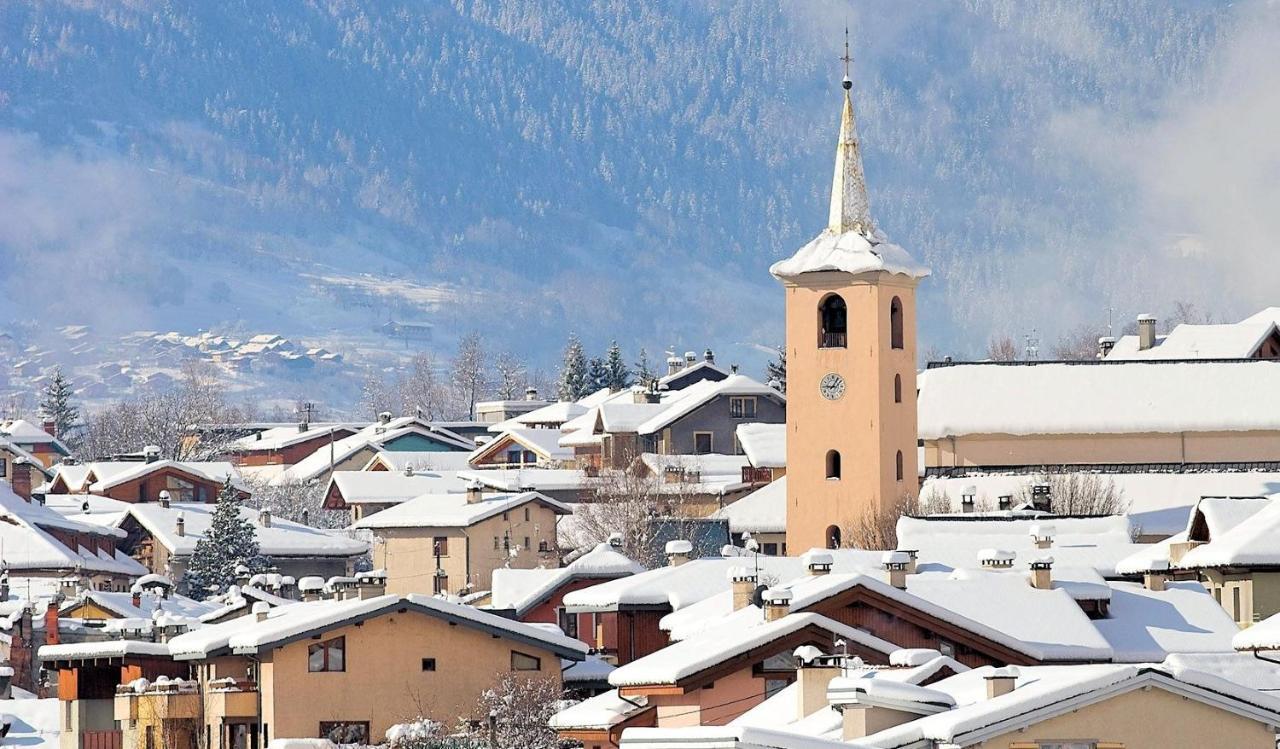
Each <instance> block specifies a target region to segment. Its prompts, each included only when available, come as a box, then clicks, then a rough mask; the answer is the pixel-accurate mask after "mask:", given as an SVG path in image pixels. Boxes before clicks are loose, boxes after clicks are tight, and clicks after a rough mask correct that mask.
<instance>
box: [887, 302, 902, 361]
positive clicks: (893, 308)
mask: <svg viewBox="0 0 1280 749" xmlns="http://www.w3.org/2000/svg"><path fill="white" fill-rule="evenodd" d="M889 346H890V347H892V348H896V349H900V348H902V346H903V344H902V300H901V299H899V298H898V297H896V296H895V297H894V298H893V301H891V302H889Z"/></svg>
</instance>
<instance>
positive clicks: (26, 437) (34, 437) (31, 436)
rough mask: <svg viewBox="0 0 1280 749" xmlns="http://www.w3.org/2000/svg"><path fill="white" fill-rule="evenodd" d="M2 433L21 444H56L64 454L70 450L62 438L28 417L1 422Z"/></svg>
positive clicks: (0, 430)
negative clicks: (32, 421)
mask: <svg viewBox="0 0 1280 749" xmlns="http://www.w3.org/2000/svg"><path fill="white" fill-rule="evenodd" d="M0 435H2V436H4V437H7V438H8V439H9V441H11V442H16V443H18V444H20V445H54V446H55V447H56V448H57V449H58V450H59V451H60V452H62V453H63V454H64V455H65V454H67V453H69V452H70V450H68V449H67V446H66V444H64V443H63V442H62V440H60V439H58V438H57V437H54V436H53V435H52V434H49V433H48V432H46V431H45V430H44V429H42V428H41V427H39V426H37V425H35V424H32V423H31V422H29V421H27V420H26V419H14V420H13V421H6V422H4V423H0Z"/></svg>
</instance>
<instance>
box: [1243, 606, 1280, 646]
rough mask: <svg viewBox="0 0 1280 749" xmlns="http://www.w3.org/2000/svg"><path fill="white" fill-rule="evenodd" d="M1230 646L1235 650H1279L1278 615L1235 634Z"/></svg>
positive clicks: (1279, 622)
mask: <svg viewBox="0 0 1280 749" xmlns="http://www.w3.org/2000/svg"><path fill="white" fill-rule="evenodd" d="M1231 645H1232V647H1234V648H1235V649H1236V650H1280V614H1272V615H1271V616H1269V617H1267V618H1266V619H1263V620H1262V621H1260V622H1257V623H1256V624H1254V625H1253V626H1251V627H1249V628H1248V629H1245V630H1243V631H1241V632H1238V633H1236V635H1235V637H1234V638H1233V639H1232V640H1231Z"/></svg>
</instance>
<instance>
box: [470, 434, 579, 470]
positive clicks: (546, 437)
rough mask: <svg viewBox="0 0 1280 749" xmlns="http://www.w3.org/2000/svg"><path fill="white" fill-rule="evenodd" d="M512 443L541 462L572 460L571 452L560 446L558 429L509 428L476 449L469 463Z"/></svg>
mask: <svg viewBox="0 0 1280 749" xmlns="http://www.w3.org/2000/svg"><path fill="white" fill-rule="evenodd" d="M513 442H514V443H515V444H517V445H519V446H521V447H523V448H524V449H526V450H532V451H533V452H534V453H535V454H537V456H538V457H539V458H541V459H543V460H548V461H559V460H570V459H572V458H573V450H571V449H568V448H564V447H561V446H560V431H559V430H558V429H533V428H526V427H511V428H509V429H507V430H505V431H503V432H502V433H501V434H499V435H498V436H496V437H494V438H493V439H491V440H489V441H488V442H486V443H484V444H483V445H481V446H480V447H478V448H476V449H475V451H474V452H472V453H471V456H470V459H471V462H472V463H476V462H479V461H481V460H483V459H484V458H485V457H486V456H488V455H490V454H492V453H494V452H496V451H497V450H499V449H500V448H502V447H503V445H505V444H509V443H513Z"/></svg>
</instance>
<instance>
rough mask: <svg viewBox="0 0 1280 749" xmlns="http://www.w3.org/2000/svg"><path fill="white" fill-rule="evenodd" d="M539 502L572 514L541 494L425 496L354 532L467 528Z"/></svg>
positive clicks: (363, 521) (377, 515)
mask: <svg viewBox="0 0 1280 749" xmlns="http://www.w3.org/2000/svg"><path fill="white" fill-rule="evenodd" d="M529 502H537V503H538V504H541V505H543V506H545V507H549V508H551V509H552V510H553V511H554V512H555V513H556V514H558V515H569V514H572V512H573V510H571V509H570V508H569V507H568V506H566V505H564V504H561V503H560V502H557V501H556V500H554V499H552V498H550V497H548V496H546V495H545V494H540V493H538V492H521V493H518V494H486V495H483V497H482V499H481V500H480V501H479V502H467V495H466V493H465V492H464V493H461V494H424V495H422V496H420V497H415V498H413V499H411V500H409V501H408V502H402V503H401V504H398V505H396V506H394V507H389V508H387V509H385V510H383V511H381V512H375V513H374V514H372V515H369V516H368V517H365V518H362V519H361V520H360V521H359V522H357V523H356V524H355V525H354V526H352V527H354V528H375V529H376V528H466V527H468V526H472V525H475V524H476V523H478V522H480V521H481V520H485V519H487V518H491V517H493V516H495V515H499V514H501V513H504V512H509V511H511V510H514V509H516V508H517V507H521V506H522V505H525V504H528V503H529Z"/></svg>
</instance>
